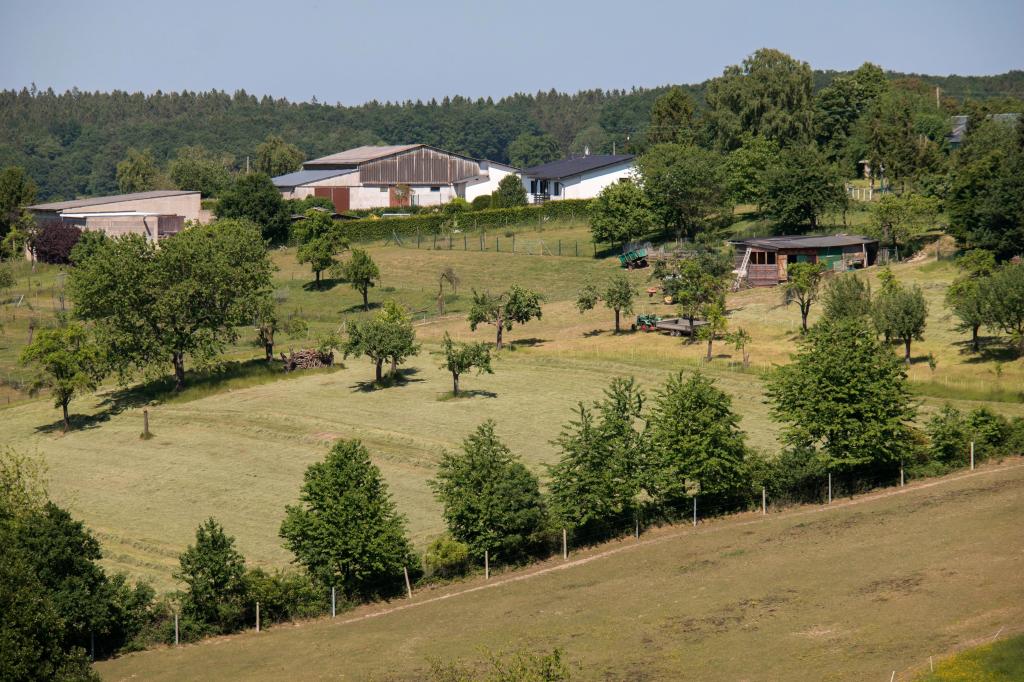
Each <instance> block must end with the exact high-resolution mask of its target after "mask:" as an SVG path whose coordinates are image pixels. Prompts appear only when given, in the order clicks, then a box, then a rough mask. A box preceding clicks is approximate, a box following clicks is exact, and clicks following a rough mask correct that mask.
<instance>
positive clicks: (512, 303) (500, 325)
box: [468, 284, 544, 350]
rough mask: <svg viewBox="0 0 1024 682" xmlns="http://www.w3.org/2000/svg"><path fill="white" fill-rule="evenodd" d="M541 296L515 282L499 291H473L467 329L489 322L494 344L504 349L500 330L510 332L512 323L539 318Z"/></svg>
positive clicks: (521, 322)
mask: <svg viewBox="0 0 1024 682" xmlns="http://www.w3.org/2000/svg"><path fill="white" fill-rule="evenodd" d="M543 300H544V297H543V296H541V295H540V294H538V293H537V292H535V291H530V290H529V289H524V288H522V287H521V286H519V285H518V284H513V285H512V286H511V287H509V288H508V289H506V290H505V291H503V292H501V293H500V294H491V293H490V292H486V291H484V292H479V293H478V292H477V291H476V290H473V305H472V307H471V308H470V309H469V317H468V319H469V328H470V329H471V330H472V331H476V328H477V326H479V325H480V324H493V325H494V327H495V329H497V337H496V338H495V342H494V345H495V347H496V348H497V349H498V350H501V349H502V348H504V344H503V342H502V332H506V331H512V327H513V325H515V324H526V323H527V322H529V321H530V320H532V319H534V318H536V319H538V320H539V319H540V317H541V308H540V304H541V302H542V301H543Z"/></svg>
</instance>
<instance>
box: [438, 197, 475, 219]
mask: <svg viewBox="0 0 1024 682" xmlns="http://www.w3.org/2000/svg"><path fill="white" fill-rule="evenodd" d="M468 210H470V206H469V202H468V201H466V200H465V199H463V198H462V197H455V198H454V199H452V200H451V201H449V202H448V203H447V204H445V205H444V206H443V207H441V213H444V214H445V215H455V214H456V213H465V212H466V211H468Z"/></svg>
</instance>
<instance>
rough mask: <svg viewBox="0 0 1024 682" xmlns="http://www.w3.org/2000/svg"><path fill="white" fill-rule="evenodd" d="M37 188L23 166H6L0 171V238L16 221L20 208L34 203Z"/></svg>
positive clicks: (5, 234) (0, 238) (4, 235)
mask: <svg viewBox="0 0 1024 682" xmlns="http://www.w3.org/2000/svg"><path fill="white" fill-rule="evenodd" d="M38 190H39V188H38V187H37V186H36V183H35V181H34V180H32V178H30V177H29V176H28V174H27V173H26V172H25V169H24V168H21V167H20V166H7V167H5V168H4V169H3V170H2V171H0V240H2V239H3V238H4V237H6V236H7V233H8V232H9V231H10V229H11V226H12V225H13V224H14V223H16V222H17V221H18V218H19V216H20V215H21V210H22V209H23V208H24V207H25V206H28V205H29V204H32V203H35V200H36V193H37V192H38Z"/></svg>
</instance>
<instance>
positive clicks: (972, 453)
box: [971, 440, 974, 471]
mask: <svg viewBox="0 0 1024 682" xmlns="http://www.w3.org/2000/svg"><path fill="white" fill-rule="evenodd" d="M971 471H974V441H973V440H972V441H971Z"/></svg>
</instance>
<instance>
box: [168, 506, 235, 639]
mask: <svg viewBox="0 0 1024 682" xmlns="http://www.w3.org/2000/svg"><path fill="white" fill-rule="evenodd" d="M178 563H179V568H178V570H177V571H175V572H174V577H175V579H177V580H180V581H181V582H183V583H185V587H186V590H185V599H184V600H183V602H182V612H183V613H184V614H185V615H186V616H189V617H191V618H193V619H195V620H196V621H198V622H200V623H202V624H204V625H208V626H212V627H213V628H214V629H215V632H218V633H227V632H232V631H234V630H237V629H238V628H240V627H241V626H242V625H243V618H244V615H245V607H246V604H245V594H246V589H245V557H243V556H242V555H241V554H240V553H239V552H238V550H237V549H235V539H234V538H233V537H231V536H230V535H228V534H227V533H225V532H224V527H223V526H221V525H220V524H219V523H217V522H216V521H215V520H214V519H213V518H209V519H207V520H206V521H205V522H203V523H202V524H201V525H200V526H199V528H197V529H196V543H195V544H194V545H189V546H188V549H186V550H185V551H184V552H182V554H181V556H180V557H178Z"/></svg>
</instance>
